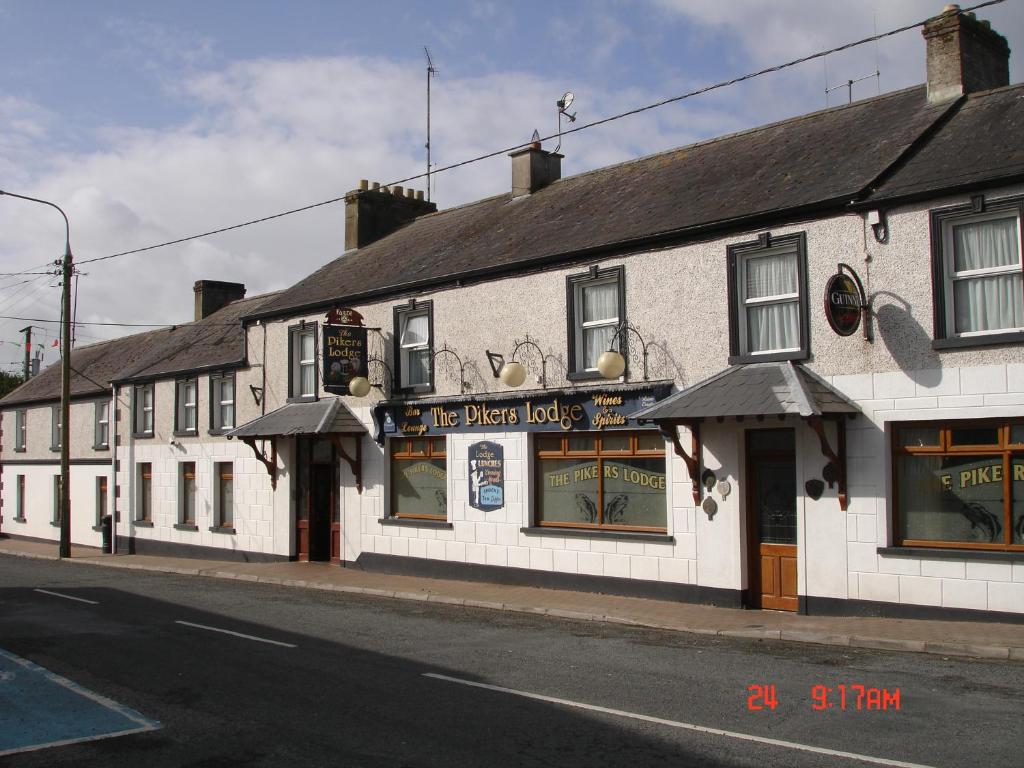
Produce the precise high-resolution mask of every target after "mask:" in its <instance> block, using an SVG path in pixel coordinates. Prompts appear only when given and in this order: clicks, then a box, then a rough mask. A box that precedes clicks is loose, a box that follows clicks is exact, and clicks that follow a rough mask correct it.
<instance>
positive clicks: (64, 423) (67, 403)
mask: <svg viewBox="0 0 1024 768" xmlns="http://www.w3.org/2000/svg"><path fill="white" fill-rule="evenodd" d="M0 195H7V196H8V197H16V198H18V199H19V200H29V201H31V202H33V203H42V204H43V205H48V206H50V207H51V208H56V209H57V211H58V212H59V213H60V215H61V216H63V217H64V233H65V237H64V258H63V260H62V263H61V271H62V274H63V281H62V283H61V306H62V308H63V309H62V311H61V347H60V550H59V555H60V557H62V558H63V557H71V273H72V269H73V264H72V258H71V225H70V224H68V217H67V214H65V213H64V211H63V210H62V209H61V207H60V206H59V205H57V204H56V203H51V202H50V201H49V200H40V199H39V198H37V197H28V196H27V195H16V194H14V193H13V192H5V191H3V190H2V189H0Z"/></svg>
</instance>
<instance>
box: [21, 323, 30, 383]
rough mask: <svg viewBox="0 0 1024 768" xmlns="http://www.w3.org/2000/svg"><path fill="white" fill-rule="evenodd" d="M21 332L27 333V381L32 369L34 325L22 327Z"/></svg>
mask: <svg viewBox="0 0 1024 768" xmlns="http://www.w3.org/2000/svg"><path fill="white" fill-rule="evenodd" d="M20 332H21V333H24V334H25V381H28V380H29V375H30V373H31V370H32V369H31V365H32V326H31V325H30V326H28V327H27V328H22V329H21V331H20Z"/></svg>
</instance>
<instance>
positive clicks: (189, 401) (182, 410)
mask: <svg viewBox="0 0 1024 768" xmlns="http://www.w3.org/2000/svg"><path fill="white" fill-rule="evenodd" d="M174 391H175V401H176V402H177V404H178V407H177V410H176V412H175V415H174V431H175V432H176V433H179V434H185V435H194V434H196V429H197V426H198V420H197V419H196V415H197V413H198V411H199V403H198V393H199V387H198V386H197V384H196V380H195V379H179V380H178V381H177V382H175V386H174Z"/></svg>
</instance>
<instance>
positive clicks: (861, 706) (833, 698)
mask: <svg viewBox="0 0 1024 768" xmlns="http://www.w3.org/2000/svg"><path fill="white" fill-rule="evenodd" d="M778 706H779V696H778V690H777V688H776V686H775V684H773V683H754V684H752V685H748V686H747V709H748V710H750V711H763V710H768V711H772V712H774V711H775V709H776V708H777V707H778ZM900 706H901V704H900V689H899V688H893V689H892V690H889V689H888V688H875V687H872V686H867V685H860V684H857V683H854V684H844V683H839V684H837V685H835V686H828V685H814V686H811V710H812V711H815V712H824V711H826V710H831V709H835V710H839V711H841V712H845V711H846V710H856V711H865V712H871V711H889V710H899V709H900Z"/></svg>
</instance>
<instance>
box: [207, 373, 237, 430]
mask: <svg viewBox="0 0 1024 768" xmlns="http://www.w3.org/2000/svg"><path fill="white" fill-rule="evenodd" d="M209 378H210V382H209V393H210V434H211V435H223V434H224V433H225V432H229V431H231V430H232V429H234V428H235V427H237V426H238V388H237V386H238V381H237V380H236V378H235V372H234V371H223V372H221V373H213V374H210V377H209ZM226 379H231V424H230V426H227V427H225V426H224V425H223V424H222V423H221V420H220V405H221V400H220V392H219V389H220V385H221V383H222V382H223V381H225V380H226Z"/></svg>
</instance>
